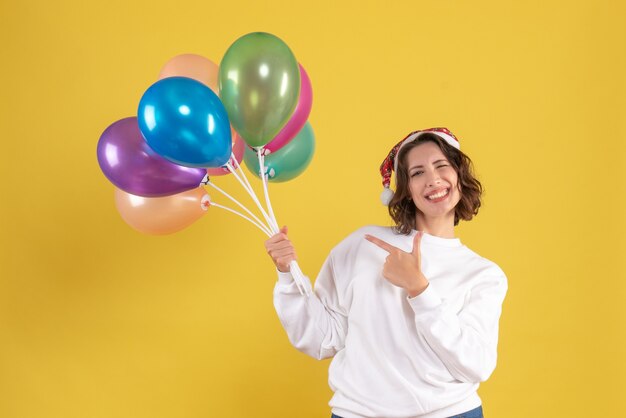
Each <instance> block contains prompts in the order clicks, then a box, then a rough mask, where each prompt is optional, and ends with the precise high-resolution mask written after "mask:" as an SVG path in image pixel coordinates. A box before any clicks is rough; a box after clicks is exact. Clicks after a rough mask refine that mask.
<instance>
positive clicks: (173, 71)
mask: <svg viewBox="0 0 626 418" xmlns="http://www.w3.org/2000/svg"><path fill="white" fill-rule="evenodd" d="M218 72H219V69H218V67H217V64H216V63H214V62H213V61H211V60H210V59H208V58H205V57H203V56H201V55H196V54H181V55H177V56H175V57H174V58H172V59H170V60H169V61H168V62H166V63H165V65H164V66H163V68H162V69H161V72H160V73H159V80H162V79H164V78H167V77H189V78H193V79H194V80H197V81H199V82H201V83H202V84H204V85H206V86H207V87H209V88H210V89H211V90H213V92H214V93H216V94H217V92H218V90H217V73H218Z"/></svg>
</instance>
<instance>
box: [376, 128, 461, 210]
mask: <svg viewBox="0 0 626 418" xmlns="http://www.w3.org/2000/svg"><path fill="white" fill-rule="evenodd" d="M426 133H431V134H435V135H437V136H438V137H440V138H441V139H443V140H444V141H446V142H447V143H448V144H449V145H451V146H453V147H454V148H456V149H458V150H460V149H461V145H460V144H459V140H458V139H457V138H456V136H454V135H453V134H452V132H450V131H449V130H448V129H447V128H430V129H424V130H421V131H415V132H411V133H410V134H408V135H407V136H406V137H405V138H404V139H403V140H402V141H400V142H398V143H397V144H396V145H395V146H394V147H393V148H392V149H391V151H389V155H387V157H386V158H385V159H384V160H383V162H382V164H381V165H380V175H381V176H382V178H383V187H384V188H385V189H384V190H383V192H382V193H381V195H380V200H381V201H382V202H383V205H385V206H388V205H389V202H391V198H392V197H393V194H394V191H393V190H391V188H390V187H389V184H390V183H391V172H392V171H395V172H397V171H398V160H397V158H396V157H397V156H398V153H399V152H400V150H401V149H402V147H403V146H404V145H405V144H408V143H409V142H413V141H416V140H417V139H418V138H419V137H420V136H421V135H423V134H426Z"/></svg>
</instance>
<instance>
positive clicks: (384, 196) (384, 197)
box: [380, 187, 393, 206]
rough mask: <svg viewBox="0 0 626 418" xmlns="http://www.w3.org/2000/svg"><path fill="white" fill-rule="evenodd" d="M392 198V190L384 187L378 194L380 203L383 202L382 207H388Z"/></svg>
mask: <svg viewBox="0 0 626 418" xmlns="http://www.w3.org/2000/svg"><path fill="white" fill-rule="evenodd" d="M392 197H393V190H391V189H390V188H389V187H385V189H384V190H383V192H382V193H381V194H380V201H381V202H383V205H385V206H389V202H391V198H392Z"/></svg>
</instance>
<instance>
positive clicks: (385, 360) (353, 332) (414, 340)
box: [274, 226, 507, 418]
mask: <svg viewBox="0 0 626 418" xmlns="http://www.w3.org/2000/svg"><path fill="white" fill-rule="evenodd" d="M365 234H370V235H373V236H376V237H378V238H380V239H383V240H384V241H387V242H388V243H390V244H392V245H394V246H396V247H398V248H400V249H402V250H404V251H407V252H408V251H411V249H412V246H413V236H414V234H415V231H413V233H412V234H411V235H409V236H406V235H398V234H395V233H394V232H393V231H392V230H391V228H386V227H378V226H368V227H364V228H361V229H359V230H358V231H356V232H354V233H352V234H351V235H350V236H348V237H347V238H346V239H344V240H343V241H342V242H341V243H339V245H337V246H336V247H335V248H334V249H333V250H332V251H331V253H330V255H329V256H328V258H327V259H326V261H325V262H324V265H323V266H322V269H321V271H320V273H319V275H318V277H317V280H316V282H315V292H314V293H312V294H311V295H310V296H309V297H306V296H302V295H300V293H299V292H298V289H297V287H296V285H295V282H294V281H293V278H292V276H291V274H290V273H279V278H278V283H277V284H276V286H275V288H274V306H275V307H276V312H277V313H278V316H279V318H280V321H281V323H282V325H283V327H284V328H285V330H286V331H287V334H288V336H289V340H290V341H291V343H292V344H293V345H294V346H295V347H296V348H297V349H298V350H300V351H302V352H304V353H306V354H308V355H310V356H312V357H315V358H317V359H323V358H328V357H333V356H334V358H333V360H332V362H331V364H330V369H329V385H330V387H331V389H332V390H333V391H334V396H333V398H332V399H331V401H330V402H329V405H330V406H331V407H332V412H333V413H334V414H336V415H339V416H341V417H344V418H362V417H367V418H408V417H421V418H443V417H449V416H451V415H455V414H459V413H462V412H465V411H468V410H471V409H473V408H476V407H478V406H479V405H480V404H481V401H480V398H479V397H478V395H477V393H476V390H477V389H478V384H479V382H482V381H484V380H486V379H487V378H488V377H489V375H491V373H492V372H493V370H494V368H495V366H496V356H497V343H498V320H499V318H500V312H501V309H502V301H503V299H504V296H505V294H506V290H507V281H506V277H505V275H504V273H503V272H502V270H501V269H500V268H499V267H498V266H497V265H496V264H494V263H493V262H491V261H489V260H487V259H485V258H482V257H480V256H479V255H478V254H476V253H474V252H473V251H471V250H470V249H469V248H467V247H466V246H464V245H462V244H461V241H460V240H459V239H446V238H439V237H435V236H432V235H428V234H424V236H423V237H422V240H421V246H420V248H421V254H422V266H421V267H422V272H423V273H424V275H425V277H426V278H427V279H428V280H429V282H430V284H429V286H428V287H427V288H426V290H425V291H424V292H423V293H422V294H420V295H418V296H416V297H414V298H408V296H407V294H406V292H405V291H404V290H403V289H401V288H399V287H396V286H394V285H392V284H391V283H389V282H388V281H387V280H386V279H385V278H384V277H383V276H382V266H383V264H384V262H385V258H386V256H387V252H386V251H384V250H382V249H381V248H379V247H377V246H376V245H374V244H372V243H371V242H369V241H366V240H365V238H364V235H365ZM308 285H309V286H310V283H309V284H308Z"/></svg>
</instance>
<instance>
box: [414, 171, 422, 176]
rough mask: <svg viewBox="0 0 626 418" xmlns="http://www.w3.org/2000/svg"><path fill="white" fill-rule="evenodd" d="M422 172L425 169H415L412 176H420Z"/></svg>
mask: <svg viewBox="0 0 626 418" xmlns="http://www.w3.org/2000/svg"><path fill="white" fill-rule="evenodd" d="M422 173H423V171H414V172H413V174H411V177H415V176H419V175H420V174H422Z"/></svg>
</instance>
